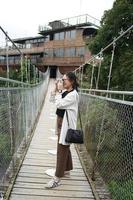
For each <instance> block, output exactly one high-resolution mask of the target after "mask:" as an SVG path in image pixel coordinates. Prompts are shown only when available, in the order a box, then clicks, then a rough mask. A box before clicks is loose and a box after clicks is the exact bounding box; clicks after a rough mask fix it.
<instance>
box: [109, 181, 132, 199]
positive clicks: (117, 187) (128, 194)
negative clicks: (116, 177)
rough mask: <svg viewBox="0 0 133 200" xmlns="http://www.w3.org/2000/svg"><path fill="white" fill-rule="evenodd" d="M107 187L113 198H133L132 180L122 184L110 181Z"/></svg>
mask: <svg viewBox="0 0 133 200" xmlns="http://www.w3.org/2000/svg"><path fill="white" fill-rule="evenodd" d="M108 188H109V190H110V192H111V194H112V199H113V200H132V199H133V180H128V181H127V182H123V183H122V184H120V183H118V182H116V181H111V182H110V183H109V184H108Z"/></svg>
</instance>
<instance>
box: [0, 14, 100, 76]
mask: <svg viewBox="0 0 133 200" xmlns="http://www.w3.org/2000/svg"><path fill="white" fill-rule="evenodd" d="M94 20H95V21H96V19H95V18H92V19H91V18H90V16H89V17H88V15H82V16H77V17H72V18H68V19H63V20H56V21H52V22H49V24H48V25H47V26H44V27H42V26H40V27H39V35H40V36H37V37H28V38H20V39H14V42H15V44H16V45H17V46H18V47H19V48H20V49H21V51H22V52H23V55H24V56H27V57H28V58H30V59H31V62H32V63H33V64H35V65H36V66H37V67H38V68H39V69H40V70H42V71H45V70H46V68H47V67H48V66H49V67H50V69H51V77H55V76H56V71H57V68H59V70H60V72H61V73H65V72H67V71H71V70H74V69H75V68H77V67H79V66H80V65H81V64H83V63H84V62H85V61H86V60H87V59H89V58H90V56H91V53H90V52H89V50H88V49H87V48H86V40H87V41H89V39H91V38H92V37H94V36H95V35H96V33H97V29H98V25H96V23H95V21H94ZM92 21H93V22H92ZM8 54H9V65H11V66H18V65H19V63H20V55H19V53H18V52H17V50H15V49H13V48H11V49H10V50H9V51H8ZM5 55H6V52H5V51H4V50H3V51H1V52H0V65H1V66H3V65H4V63H5V59H6V58H5ZM1 58H2V59H1ZM4 58H5V59H4Z"/></svg>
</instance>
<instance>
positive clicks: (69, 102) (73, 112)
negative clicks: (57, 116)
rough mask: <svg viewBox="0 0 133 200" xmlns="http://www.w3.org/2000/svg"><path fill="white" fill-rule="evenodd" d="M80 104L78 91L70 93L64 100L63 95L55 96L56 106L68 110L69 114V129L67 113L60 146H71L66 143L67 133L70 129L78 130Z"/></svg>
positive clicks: (63, 123)
mask: <svg viewBox="0 0 133 200" xmlns="http://www.w3.org/2000/svg"><path fill="white" fill-rule="evenodd" d="M78 103H79V95H78V92H77V91H76V90H73V91H71V92H70V93H68V94H67V95H66V96H65V97H64V98H62V96H61V94H58V95H56V96H55V104H56V107H57V108H59V109H66V110H67V112H68V119H69V127H68V122H67V117H66V112H65V114H64V117H63V121H62V127H61V133H60V140H59V144H62V145H69V143H66V142H65V138H66V133H67V130H68V128H72V129H76V126H77V115H78Z"/></svg>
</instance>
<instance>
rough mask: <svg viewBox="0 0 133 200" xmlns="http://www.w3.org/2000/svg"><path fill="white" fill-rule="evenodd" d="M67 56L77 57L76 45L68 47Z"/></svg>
mask: <svg viewBox="0 0 133 200" xmlns="http://www.w3.org/2000/svg"><path fill="white" fill-rule="evenodd" d="M65 56H66V57H75V56H76V49H75V48H74V47H71V48H67V49H66V51H65Z"/></svg>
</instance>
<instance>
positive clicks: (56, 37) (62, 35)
mask: <svg viewBox="0 0 133 200" xmlns="http://www.w3.org/2000/svg"><path fill="white" fill-rule="evenodd" d="M64 38H65V33H64V32H60V33H55V34H54V40H64Z"/></svg>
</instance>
